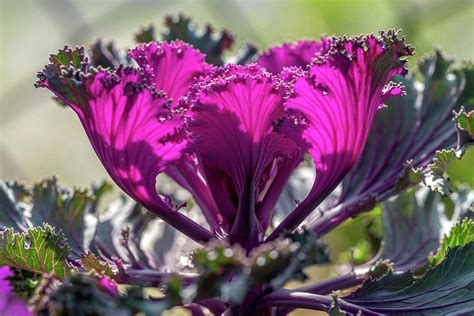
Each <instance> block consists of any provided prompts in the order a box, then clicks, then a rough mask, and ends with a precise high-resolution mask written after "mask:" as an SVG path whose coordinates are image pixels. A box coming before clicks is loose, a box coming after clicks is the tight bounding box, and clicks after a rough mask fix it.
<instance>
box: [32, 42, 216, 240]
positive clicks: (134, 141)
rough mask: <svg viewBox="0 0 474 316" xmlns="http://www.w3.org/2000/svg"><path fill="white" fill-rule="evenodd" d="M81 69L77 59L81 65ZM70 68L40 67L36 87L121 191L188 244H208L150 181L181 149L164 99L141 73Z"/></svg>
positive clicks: (178, 129)
mask: <svg viewBox="0 0 474 316" xmlns="http://www.w3.org/2000/svg"><path fill="white" fill-rule="evenodd" d="M79 52H80V51H79ZM60 54H61V52H60ZM60 54H58V55H60ZM82 56H83V55H82ZM86 63H87V60H86V59H85V58H83V62H82V63H81V64H86ZM75 66H77V64H69V65H67V66H65V65H59V66H58V67H56V68H58V69H60V71H56V70H55V69H56V68H51V66H50V65H48V66H46V67H45V70H44V71H43V72H42V73H41V74H40V75H39V79H40V80H39V81H38V82H37V86H39V87H46V88H48V89H49V90H51V91H52V92H53V93H54V94H55V95H56V96H57V97H58V98H60V99H61V100H62V101H63V102H64V103H66V104H67V105H69V106H70V107H71V108H72V109H73V110H74V111H75V112H76V114H77V115H78V117H79V119H80V120H81V123H82V125H83V127H84V130H85V132H86V134H87V136H88V138H89V140H90V142H91V144H92V147H93V148H94V150H95V152H96V154H97V156H98V157H99V159H100V160H101V162H102V164H103V165H104V167H105V169H106V170H107V172H108V173H109V175H110V176H111V178H112V179H113V180H114V182H115V183H116V184H117V185H118V186H119V187H120V188H121V189H122V190H124V191H125V192H126V193H127V194H128V195H130V196H131V197H132V198H134V199H135V200H136V201H138V202H139V203H141V204H143V205H144V206H145V207H146V208H148V209H149V210H151V211H153V212H154V213H156V214H157V215H159V216H160V217H162V218H163V219H164V220H166V221H167V222H168V223H170V224H171V225H173V226H175V227H176V228H178V229H180V230H182V231H183V232H185V233H186V234H188V235H192V238H193V239H195V240H200V241H202V240H207V239H208V238H210V234H208V232H207V231H206V230H205V229H203V228H202V227H200V226H198V225H197V224H195V223H194V222H192V221H190V220H189V219H188V218H187V217H185V216H183V215H182V214H180V213H178V212H175V211H174V210H173V209H172V208H170V207H169V205H168V203H166V201H165V200H163V199H162V197H160V196H159V195H158V193H157V192H156V188H155V182H156V176H157V175H158V174H159V173H161V172H163V171H164V170H165V169H166V167H167V166H168V165H170V164H172V163H173V162H175V161H176V160H177V159H179V158H180V157H181V155H182V153H183V151H184V150H185V147H186V142H185V141H183V138H182V135H183V134H182V133H181V128H182V120H181V118H180V117H179V116H175V115H173V113H172V111H171V110H170V109H169V107H170V100H169V99H168V98H167V96H166V94H165V93H164V92H162V91H160V90H157V89H156V88H155V87H153V86H151V82H150V78H151V75H150V74H149V73H148V72H147V71H146V70H139V69H134V68H118V69H117V70H115V71H103V70H96V69H91V70H89V69H87V68H86V70H87V72H85V71H81V70H79V69H77V68H76V67H75ZM50 69H53V70H55V71H54V72H53V71H51V70H50ZM180 225H182V227H179V226H180Z"/></svg>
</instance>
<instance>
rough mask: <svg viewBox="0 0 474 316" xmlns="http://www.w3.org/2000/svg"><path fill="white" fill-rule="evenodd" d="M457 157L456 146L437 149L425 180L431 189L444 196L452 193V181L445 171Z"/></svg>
mask: <svg viewBox="0 0 474 316" xmlns="http://www.w3.org/2000/svg"><path fill="white" fill-rule="evenodd" d="M456 158H457V157H456V151H455V149H454V148H451V149H450V150H438V151H436V154H435V157H434V158H433V162H432V163H431V164H429V165H428V173H427V174H426V176H425V178H424V180H423V182H424V183H425V184H426V185H427V186H428V187H430V188H431V190H433V191H437V192H439V193H441V194H442V195H443V196H446V195H448V194H450V193H452V190H451V182H450V181H449V178H447V177H445V171H446V169H447V168H448V166H449V164H450V163H451V162H452V161H453V160H454V159H456Z"/></svg>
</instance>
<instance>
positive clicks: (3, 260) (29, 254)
mask: <svg viewBox="0 0 474 316" xmlns="http://www.w3.org/2000/svg"><path fill="white" fill-rule="evenodd" d="M69 253H70V248H69V246H68V245H67V244H65V242H64V235H63V234H62V232H61V231H60V232H58V233H56V232H55V229H54V228H53V227H52V226H50V225H48V224H43V227H35V228H30V229H28V231H27V232H26V233H15V232H14V230H13V229H12V228H8V229H6V230H5V231H2V232H0V266H5V265H7V266H10V267H15V268H19V269H24V270H28V271H31V272H36V273H46V274H53V275H54V276H56V277H57V278H59V279H63V278H65V277H68V276H70V275H71V273H72V271H73V270H72V268H71V267H70V266H69V264H68V263H67V262H66V259H67V257H68V256H69Z"/></svg>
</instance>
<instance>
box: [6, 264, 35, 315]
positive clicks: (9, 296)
mask: <svg viewBox="0 0 474 316" xmlns="http://www.w3.org/2000/svg"><path fill="white" fill-rule="evenodd" d="M12 276H13V272H12V270H11V269H10V267H6V266H5V267H0V315H15V316H30V315H32V314H31V312H30V311H29V310H28V307H27V306H26V304H25V302H23V301H22V300H21V299H19V298H17V297H16V295H15V294H14V293H13V287H12V286H11V284H10V282H9V281H8V280H7V278H9V277H12Z"/></svg>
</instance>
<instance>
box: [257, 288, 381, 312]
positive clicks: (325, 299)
mask: <svg viewBox="0 0 474 316" xmlns="http://www.w3.org/2000/svg"><path fill="white" fill-rule="evenodd" d="M338 302H339V307H340V309H341V310H343V311H346V312H350V313H353V314H355V315H358V314H359V313H360V312H362V315H366V316H373V315H383V314H380V313H377V312H373V311H371V310H368V309H366V308H364V307H361V306H358V305H355V304H352V303H348V302H346V301H344V300H342V299H339V301H338ZM333 303H334V298H332V297H331V296H325V295H318V294H312V293H306V292H299V291H291V290H287V289H278V290H276V291H274V292H272V293H270V294H268V295H266V296H264V297H263V298H261V299H260V300H259V301H258V302H257V305H258V307H259V308H263V307H269V306H282V307H290V308H305V309H311V310H320V311H325V312H329V310H330V309H331V306H332V305H333Z"/></svg>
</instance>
